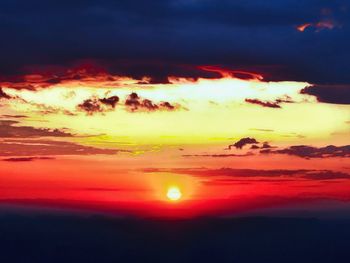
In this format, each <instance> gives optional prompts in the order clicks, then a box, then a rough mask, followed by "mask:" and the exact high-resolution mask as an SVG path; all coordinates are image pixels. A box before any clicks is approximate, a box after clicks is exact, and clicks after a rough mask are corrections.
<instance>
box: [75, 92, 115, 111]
mask: <svg viewBox="0 0 350 263" xmlns="http://www.w3.org/2000/svg"><path fill="white" fill-rule="evenodd" d="M118 102H119V97H118V96H111V97H108V98H102V99H99V98H91V99H87V100H84V101H83V103H81V104H79V105H78V106H77V107H78V109H81V110H83V111H85V112H86V113H87V114H88V115H92V114H94V113H97V112H106V111H111V110H113V109H114V108H115V106H116V105H117V103H118Z"/></svg>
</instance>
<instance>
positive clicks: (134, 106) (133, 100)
mask: <svg viewBox="0 0 350 263" xmlns="http://www.w3.org/2000/svg"><path fill="white" fill-rule="evenodd" d="M125 106H126V107H127V109H129V110H130V111H131V112H136V111H143V110H146V111H156V110H168V111H171V110H176V109H178V108H179V105H172V104H170V103H169V102H164V101H163V102H160V103H158V104H156V103H153V102H152V101H151V100H149V99H142V98H140V97H139V95H138V94H137V93H135V92H133V93H131V94H129V96H128V97H127V98H126V100H125Z"/></svg>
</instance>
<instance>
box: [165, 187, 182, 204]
mask: <svg viewBox="0 0 350 263" xmlns="http://www.w3.org/2000/svg"><path fill="white" fill-rule="evenodd" d="M166 196H167V198H168V199H169V200H170V201H177V200H180V199H181V197H182V193H181V191H180V189H179V188H178V187H176V186H172V187H169V189H168V191H167V193H166Z"/></svg>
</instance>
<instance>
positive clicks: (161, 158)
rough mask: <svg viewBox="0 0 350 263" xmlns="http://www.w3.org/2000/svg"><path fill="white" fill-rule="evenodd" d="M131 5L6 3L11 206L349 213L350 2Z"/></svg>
mask: <svg viewBox="0 0 350 263" xmlns="http://www.w3.org/2000/svg"><path fill="white" fill-rule="evenodd" d="M133 2H134V1H105V2H104V3H103V4H97V2H96V1H59V2H55V3H53V4H52V3H51V4H50V5H48V3H47V1H41V0H36V1H21V0H16V1H13V0H12V1H3V3H2V4H1V5H2V7H1V9H0V25H3V26H0V34H1V35H2V36H4V38H3V40H2V41H1V42H2V43H1V48H0V203H1V204H2V205H21V206H22V205H23V206H30V207H32V206H35V207H37V206H38V207H52V208H63V209H86V210H89V211H96V212H108V213H115V214H120V213H122V214H124V213H125V214H132V215H140V216H161V217H163V216H164V217H169V216H170V217H172V216H184V217H192V216H197V215H213V216H216V215H218V216H221V215H237V214H244V213H259V211H270V210H271V211H272V210H274V209H277V210H278V211H282V210H283V209H292V210H293V209H296V210H298V209H300V210H304V211H311V212H312V211H316V210H318V209H321V208H322V209H323V210H327V211H333V212H334V211H340V210H341V209H344V207H345V208H346V209H348V206H349V205H350V203H349V202H350V192H349V189H350V162H349V160H350V159H349V158H350V143H349V141H350V74H349V69H350V68H349V65H348V64H349V61H350V52H349V46H350V37H349V33H350V29H349V25H350V16H349V12H350V6H349V3H348V1H345V0H344V1H342V0H339V1H338V0H336V1H316V0H315V1H313V0H312V1H297V0H288V1H277V0H276V1H275V0H273V1H259V0H254V1H220V4H217V1H216V2H215V1H211V0H203V1H195V0H186V1H185V0H163V1H158V0H156V1H136V2H137V3H136V4H135V3H133ZM68 3H69V4H68ZM19 7H20V8H19ZM44 21H45V22H44ZM320 204H322V205H320ZM320 207H321V208H320Z"/></svg>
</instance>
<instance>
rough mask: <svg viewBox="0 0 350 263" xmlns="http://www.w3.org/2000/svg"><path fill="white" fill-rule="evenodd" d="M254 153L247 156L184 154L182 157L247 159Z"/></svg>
mask: <svg viewBox="0 0 350 263" xmlns="http://www.w3.org/2000/svg"><path fill="white" fill-rule="evenodd" d="M252 155H253V153H246V154H183V155H182V157H214V158H227V157H247V156H252Z"/></svg>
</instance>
